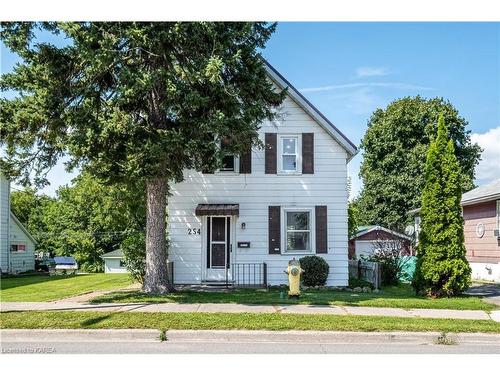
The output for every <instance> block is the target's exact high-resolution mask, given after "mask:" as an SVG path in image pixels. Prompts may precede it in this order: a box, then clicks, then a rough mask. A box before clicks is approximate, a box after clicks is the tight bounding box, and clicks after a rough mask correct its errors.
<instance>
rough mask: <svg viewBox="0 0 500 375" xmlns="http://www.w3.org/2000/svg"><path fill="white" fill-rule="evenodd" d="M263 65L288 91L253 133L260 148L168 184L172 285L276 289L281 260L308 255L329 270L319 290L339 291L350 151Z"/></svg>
mask: <svg viewBox="0 0 500 375" xmlns="http://www.w3.org/2000/svg"><path fill="white" fill-rule="evenodd" d="M266 67H267V71H268V77H269V79H270V80H272V81H273V83H274V84H275V85H276V86H277V87H279V88H288V92H287V97H286V99H285V101H284V103H283V105H282V107H281V108H279V113H280V116H279V120H276V121H272V122H270V121H266V122H264V123H263V124H262V127H261V129H260V131H259V136H260V139H261V140H262V142H263V143H264V144H265V147H264V149H254V150H252V151H251V153H249V154H248V155H243V156H242V157H232V156H231V157H226V158H225V160H224V168H222V170H219V171H216V172H215V173H212V174H208V173H200V172H196V171H193V170H188V171H185V173H184V181H183V182H181V183H178V184H176V185H174V186H173V189H172V194H173V195H172V196H171V197H170V198H169V205H168V215H169V219H168V220H169V224H168V232H169V237H170V248H169V260H170V261H171V262H173V264H174V282H175V283H179V284H184V283H185V284H203V283H207V284H210V283H218V282H223V283H225V282H228V283H230V284H234V285H264V284H266V285H277V284H284V283H286V282H287V275H286V274H285V273H284V272H283V271H284V270H285V268H286V266H287V263H288V261H289V260H290V259H292V258H294V257H295V258H297V259H300V258H301V257H303V256H305V255H318V256H321V257H323V258H324V259H325V260H326V261H327V262H328V264H329V266H330V273H329V276H328V280H327V285H331V286H333V285H335V286H345V285H347V284H348V261H347V258H348V235H347V203H348V189H347V163H348V162H349V160H350V159H351V158H352V157H353V156H354V155H355V154H356V152H357V149H356V146H355V145H354V144H353V143H352V142H351V141H350V140H349V139H348V138H347V137H346V136H345V135H343V134H342V133H341V132H340V131H339V130H338V129H337V128H336V127H335V126H334V125H333V124H332V123H331V122H330V121H329V120H328V119H327V118H326V117H325V116H324V115H323V114H321V113H320V112H319V111H318V110H317V109H316V108H315V107H314V106H313V105H312V104H311V103H310V102H309V101H308V100H307V99H306V98H305V97H304V96H302V95H301V94H300V93H299V92H298V91H297V90H296V89H295V88H294V87H293V86H292V85H291V84H290V83H289V82H288V81H287V80H286V79H285V78H284V77H283V76H282V75H281V74H280V73H278V72H277V71H276V70H275V69H274V68H273V67H272V66H270V65H269V64H267V63H266ZM223 146H224V145H222V147H223Z"/></svg>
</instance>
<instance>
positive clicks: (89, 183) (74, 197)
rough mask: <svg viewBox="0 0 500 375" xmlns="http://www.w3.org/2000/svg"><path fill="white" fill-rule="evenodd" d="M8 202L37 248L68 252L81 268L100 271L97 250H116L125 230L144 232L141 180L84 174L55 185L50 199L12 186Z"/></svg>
mask: <svg viewBox="0 0 500 375" xmlns="http://www.w3.org/2000/svg"><path fill="white" fill-rule="evenodd" d="M11 204H12V206H11V207H12V210H13V212H14V213H15V214H19V217H20V220H21V222H23V223H24V224H26V225H27V227H28V229H29V230H30V232H31V234H32V235H33V236H34V237H35V239H36V240H37V242H38V246H37V250H38V251H43V252H48V253H50V254H51V255H67V256H73V257H75V258H76V260H77V261H78V264H79V265H80V268H81V269H82V270H83V271H86V272H98V271H102V270H103V261H102V259H101V255H103V254H104V253H107V252H110V251H113V250H116V249H117V248H118V247H119V246H120V244H121V242H122V241H123V240H124V239H126V238H127V236H128V234H129V233H134V232H135V231H141V230H142V231H144V227H145V221H146V220H145V208H144V194H143V191H142V184H139V186H136V187H132V186H127V187H125V186H124V185H122V184H114V185H112V186H108V185H105V184H103V183H102V182H101V181H99V180H97V179H95V178H93V177H92V176H90V175H89V174H88V173H82V174H81V175H80V176H78V177H77V178H76V179H75V180H74V181H73V184H72V185H70V186H63V187H61V188H60V189H59V190H58V191H57V194H56V197H55V198H49V197H47V196H44V195H37V194H36V193H35V191H34V190H32V189H27V190H25V191H22V192H19V191H14V192H13V193H12V203H11Z"/></svg>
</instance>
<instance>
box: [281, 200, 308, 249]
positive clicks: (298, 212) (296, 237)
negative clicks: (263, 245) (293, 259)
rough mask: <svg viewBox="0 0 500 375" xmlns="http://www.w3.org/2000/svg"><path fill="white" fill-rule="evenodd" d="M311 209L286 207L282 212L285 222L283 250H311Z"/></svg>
mask: <svg viewBox="0 0 500 375" xmlns="http://www.w3.org/2000/svg"><path fill="white" fill-rule="evenodd" d="M311 212H312V211H311V210H305V209H286V210H285V212H284V222H285V223H284V224H285V233H286V236H285V251H286V252H289V253H291V252H311V251H312V247H311V242H312V240H311V233H312V232H311V227H312V224H311V221H312V220H311V217H312V215H311Z"/></svg>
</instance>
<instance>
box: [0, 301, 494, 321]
mask: <svg viewBox="0 0 500 375" xmlns="http://www.w3.org/2000/svg"><path fill="white" fill-rule="evenodd" d="M0 311H2V312H7V311H106V312H109V311H113V312H204V313H267V314H276V313H281V314H328V315H362V316H390V317H402V318H441V319H478V320H490V319H492V320H494V321H497V322H500V310H497V311H493V312H491V313H487V312H485V311H481V310H445V309H401V308H385V307H362V306H327V305H324V306H320V305H274V306H273V305H244V304H236V303H191V304H180V303H157V304H154V303H104V304H89V303H79V302H65V301H63V302H3V303H1V304H0Z"/></svg>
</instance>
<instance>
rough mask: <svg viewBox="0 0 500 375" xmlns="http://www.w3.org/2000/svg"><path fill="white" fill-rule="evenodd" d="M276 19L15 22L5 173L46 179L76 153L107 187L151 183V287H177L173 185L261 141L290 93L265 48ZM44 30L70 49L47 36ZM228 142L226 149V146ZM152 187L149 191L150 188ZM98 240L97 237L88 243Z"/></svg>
mask: <svg viewBox="0 0 500 375" xmlns="http://www.w3.org/2000/svg"><path fill="white" fill-rule="evenodd" d="M275 26H276V25H275V24H270V23H267V22H224V23H222V22H41V23H32V22H24V23H23V22H11V23H9V22H7V23H2V26H1V32H0V38H1V40H2V42H3V43H4V44H5V45H6V46H7V47H8V48H10V49H11V50H12V51H13V52H15V53H17V54H18V55H19V56H20V57H21V60H22V61H21V62H20V63H19V64H17V65H16V66H15V67H14V69H13V71H12V72H10V73H5V74H3V75H2V76H1V80H0V88H1V90H2V91H7V90H9V91H12V92H13V93H14V94H15V95H14V96H13V97H12V98H10V99H8V98H1V99H0V123H1V125H2V128H1V129H2V131H1V139H0V146H2V147H3V146H5V150H6V157H5V158H2V159H0V168H2V170H3V171H4V172H5V174H6V175H7V177H10V178H13V179H17V180H19V181H20V182H21V183H23V184H24V185H28V184H29V183H30V182H31V181H30V180H31V179H32V178H31V177H33V180H34V182H35V184H36V185H37V186H40V185H43V184H45V183H47V180H46V178H45V176H46V174H45V173H46V171H47V169H48V168H50V167H52V166H54V165H55V164H56V163H57V161H58V159H60V157H61V156H64V155H66V156H67V158H68V162H67V163H66V166H67V167H68V169H72V168H74V167H76V166H83V167H84V168H85V171H87V172H89V173H90V174H91V175H92V176H94V177H97V178H99V179H100V180H101V181H102V182H103V183H107V184H114V183H121V184H125V185H126V186H127V187H130V186H137V184H138V183H139V182H144V189H145V190H144V191H147V194H148V196H149V198H150V199H148V200H147V202H148V206H149V208H152V207H153V208H154V209H149V210H148V211H147V212H149V213H151V214H150V215H149V216H148V218H147V222H146V227H147V228H146V229H147V231H146V233H148V241H146V243H147V248H146V251H147V253H148V257H147V259H148V262H149V264H148V267H147V270H148V272H147V274H146V280H145V283H144V284H145V290H149V291H153V290H154V291H158V292H160V291H161V292H166V291H168V290H169V289H171V286H169V285H167V284H168V280H167V277H166V254H167V252H166V249H165V241H164V238H163V236H164V232H165V227H164V225H165V217H164V214H165V212H164V210H162V209H161V207H162V206H163V205H165V204H166V202H165V198H166V196H167V195H168V192H169V186H170V184H172V183H174V182H179V181H182V179H183V171H184V170H186V169H196V170H198V171H205V170H213V169H215V168H217V167H219V166H220V165H221V164H222V157H223V156H225V153H226V152H230V153H231V154H241V153H243V152H245V151H247V150H248V148H249V147H252V146H261V142H260V141H259V138H258V130H259V127H260V126H261V124H262V122H263V120H265V119H273V118H274V117H275V116H276V114H275V112H274V108H275V107H277V106H278V105H280V104H281V103H282V102H283V100H284V98H285V91H284V90H283V91H277V90H276V89H275V87H274V86H273V83H272V82H271V81H270V80H268V79H267V73H266V69H265V66H264V62H263V61H262V59H261V57H260V55H259V53H258V51H259V50H261V49H263V48H264V47H265V43H266V42H267V40H268V39H269V38H270V36H271V34H272V33H273V32H274V29H275ZM40 29H42V30H44V31H46V32H52V33H54V34H60V35H61V37H63V38H64V40H65V41H66V43H67V44H66V45H65V46H62V47H59V46H56V45H54V44H52V43H50V42H47V41H45V40H41V39H42V38H41V36H43V33H40V32H38V31H39V30H40ZM223 138H228V139H230V140H231V146H230V147H229V149H227V150H225V151H221V148H220V147H219V141H220V139H223ZM146 187H147V189H146ZM86 240H88V241H91V239H86Z"/></svg>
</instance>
